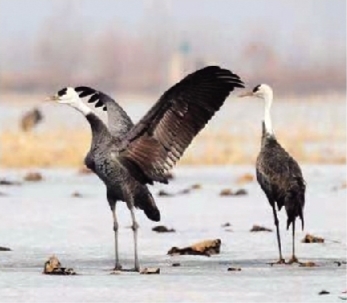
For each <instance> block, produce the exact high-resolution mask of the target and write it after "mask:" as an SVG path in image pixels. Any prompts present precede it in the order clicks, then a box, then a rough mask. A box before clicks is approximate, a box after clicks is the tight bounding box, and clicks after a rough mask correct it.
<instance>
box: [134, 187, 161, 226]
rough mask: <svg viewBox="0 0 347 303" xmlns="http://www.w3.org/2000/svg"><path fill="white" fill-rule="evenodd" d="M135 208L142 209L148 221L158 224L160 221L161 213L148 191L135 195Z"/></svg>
mask: <svg viewBox="0 0 347 303" xmlns="http://www.w3.org/2000/svg"><path fill="white" fill-rule="evenodd" d="M134 202H135V206H136V207H138V208H140V209H142V210H143V211H144V213H145V214H146V216H147V217H148V219H150V220H152V221H155V222H158V221H160V211H159V209H158V207H157V205H156V204H155V201H154V198H153V196H152V194H151V193H150V192H149V191H148V190H147V191H145V192H143V191H141V193H139V194H137V195H135V201H134Z"/></svg>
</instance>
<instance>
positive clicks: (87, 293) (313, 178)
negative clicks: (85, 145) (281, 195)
mask: <svg viewBox="0 0 347 303" xmlns="http://www.w3.org/2000/svg"><path fill="white" fill-rule="evenodd" d="M345 169H346V168H345V166H343V165H341V166H304V167H303V173H304V176H305V178H306V180H307V202H306V208H305V230H304V231H301V230H299V228H298V229H297V237H296V243H297V244H296V249H297V256H298V257H299V258H300V259H301V260H302V261H314V262H316V263H317V264H318V265H319V267H315V268H301V267H298V266H295V265H293V266H274V267H271V266H269V265H268V264H267V262H270V261H275V260H276V258H277V257H278V256H277V244H276V236H275V233H274V232H272V233H269V232H259V233H250V232H249V230H250V228H251V227H252V225H253V224H260V225H264V226H266V227H270V228H273V218H272V212H271V208H270V207H269V205H268V202H267V201H266V198H265V196H264V195H263V193H262V191H261V189H260V188H259V186H258V185H257V183H256V182H251V183H248V184H246V185H244V186H240V185H237V184H236V183H235V181H236V178H237V176H239V175H240V174H243V173H252V174H253V173H254V168H253V167H252V166H228V167H199V168H197V167H191V168H190V167H181V168H178V169H176V170H175V171H174V175H175V177H176V178H175V179H174V180H172V181H171V182H170V184H169V185H160V184H159V185H156V186H154V187H151V190H152V192H153V194H154V195H155V199H156V201H157V204H158V206H159V208H160V210H161V214H162V221H161V223H160V224H164V225H166V226H168V227H172V228H175V229H176V233H169V234H158V233H155V232H153V231H152V230H151V228H152V227H153V226H155V225H157V224H156V223H155V222H151V221H149V220H148V219H147V218H146V217H145V215H144V214H143V213H142V211H137V218H138V221H139V224H140V229H139V252H140V262H141V266H142V267H158V266H159V267H160V268H161V274H160V275H149V276H147V275H139V274H136V273H125V272H124V273H121V274H120V275H110V274H109V273H110V269H111V268H112V266H113V265H114V264H113V263H114V261H113V257H114V253H113V246H114V243H113V231H112V216H111V212H110V211H109V207H108V204H107V202H106V199H105V188H104V185H103V184H102V183H101V182H100V181H99V180H98V179H97V178H96V177H95V176H94V175H79V174H77V172H76V171H75V170H41V172H42V174H43V176H44V178H45V179H44V181H42V182H37V183H29V182H27V183H24V184H23V185H22V186H6V187H5V186H2V187H0V191H1V192H2V193H5V194H6V196H0V207H1V210H2V211H1V215H0V246H7V247H10V248H11V249H12V250H13V251H11V252H0V256H1V259H0V302H125V301H126V302H336V301H338V300H339V299H338V295H339V294H340V293H341V291H343V290H345V289H346V266H345V265H342V266H340V267H338V266H337V265H336V264H334V261H337V260H339V261H345V260H346V189H339V190H333V187H334V186H338V185H341V184H342V183H343V182H345V180H346V171H345ZM25 172H26V171H10V170H0V176H1V177H6V178H8V179H21V178H22V176H23V175H24V174H25ZM196 183H199V184H201V186H202V188H201V189H197V190H194V191H192V192H191V193H190V194H186V195H179V196H175V197H158V196H157V193H158V191H159V190H160V189H165V190H166V191H169V192H176V191H178V190H180V189H183V188H187V187H189V186H191V185H193V184H196ZM240 187H242V188H245V189H246V190H247V191H248V192H249V195H246V196H237V197H220V196H219V192H220V190H221V189H223V188H232V189H238V188H240ZM75 191H78V192H79V193H81V194H82V195H83V196H82V197H81V198H79V197H72V196H71V194H72V193H73V192H75ZM117 210H118V213H119V215H118V217H119V222H120V225H121V228H120V239H119V242H120V256H121V261H122V264H123V266H124V267H126V268H131V267H132V266H133V241H132V231H131V229H129V228H127V227H128V226H129V225H130V215H129V212H128V210H127V208H126V206H125V204H124V203H121V202H120V203H119V204H118V207H117ZM285 218H286V217H285V214H284V211H283V210H282V212H281V213H280V222H281V235H282V242H283V244H282V245H283V253H284V256H285V257H286V258H287V259H288V257H290V253H291V232H290V231H286V230H285ZM225 222H230V223H231V225H232V226H231V227H230V228H231V229H232V230H233V231H232V232H228V231H226V230H225V228H222V227H221V225H222V224H223V223H225ZM298 227H299V224H298ZM306 233H312V234H314V235H317V236H322V237H324V238H325V240H326V242H325V243H324V244H303V243H301V242H300V241H301V239H302V238H303V237H304V235H305V234H306ZM208 238H211V239H212V238H220V239H221V240H222V247H221V254H220V255H214V256H212V257H209V258H208V257H203V256H176V257H170V256H167V255H166V252H167V251H168V250H169V249H170V248H171V247H172V246H187V245H190V244H192V243H193V242H196V241H199V240H204V239H208ZM52 254H55V255H57V257H58V258H59V259H60V261H61V262H62V265H63V266H66V267H72V268H74V269H75V270H76V272H77V273H79V274H80V275H78V276H46V275H43V274H41V272H42V270H43V265H44V262H45V261H46V260H47V259H48V257H49V256H50V255H52ZM173 262H180V263H181V266H180V267H172V266H171V264H172V263H173ZM230 266H233V267H241V268H242V271H240V272H228V271H227V268H228V267H230ZM323 289H325V290H327V291H329V292H330V294H329V295H324V296H319V295H318V293H319V292H320V291H321V290H323Z"/></svg>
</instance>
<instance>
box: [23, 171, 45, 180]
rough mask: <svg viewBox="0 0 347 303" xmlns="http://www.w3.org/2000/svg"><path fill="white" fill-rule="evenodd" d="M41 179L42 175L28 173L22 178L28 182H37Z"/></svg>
mask: <svg viewBox="0 0 347 303" xmlns="http://www.w3.org/2000/svg"><path fill="white" fill-rule="evenodd" d="M42 179H43V177H42V174H41V173H39V172H28V173H27V174H26V175H25V176H24V181H29V182H38V181H41V180H42Z"/></svg>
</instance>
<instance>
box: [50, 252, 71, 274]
mask: <svg viewBox="0 0 347 303" xmlns="http://www.w3.org/2000/svg"><path fill="white" fill-rule="evenodd" d="M43 274H45V275H58V276H67V275H76V272H75V271H74V270H73V269H72V268H66V267H62V266H61V263H60V261H59V260H58V258H57V257H56V256H52V257H50V258H49V259H48V261H46V262H45V265H44V268H43Z"/></svg>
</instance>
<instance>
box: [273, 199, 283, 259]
mask: <svg viewBox="0 0 347 303" xmlns="http://www.w3.org/2000/svg"><path fill="white" fill-rule="evenodd" d="M271 205H272V210H273V214H274V220H275V225H276V232H277V244H278V251H279V255H280V258H279V260H278V261H277V262H275V263H276V264H283V263H285V260H284V259H283V257H282V247H281V236H280V228H279V224H278V218H277V212H276V209H275V203H271Z"/></svg>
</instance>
